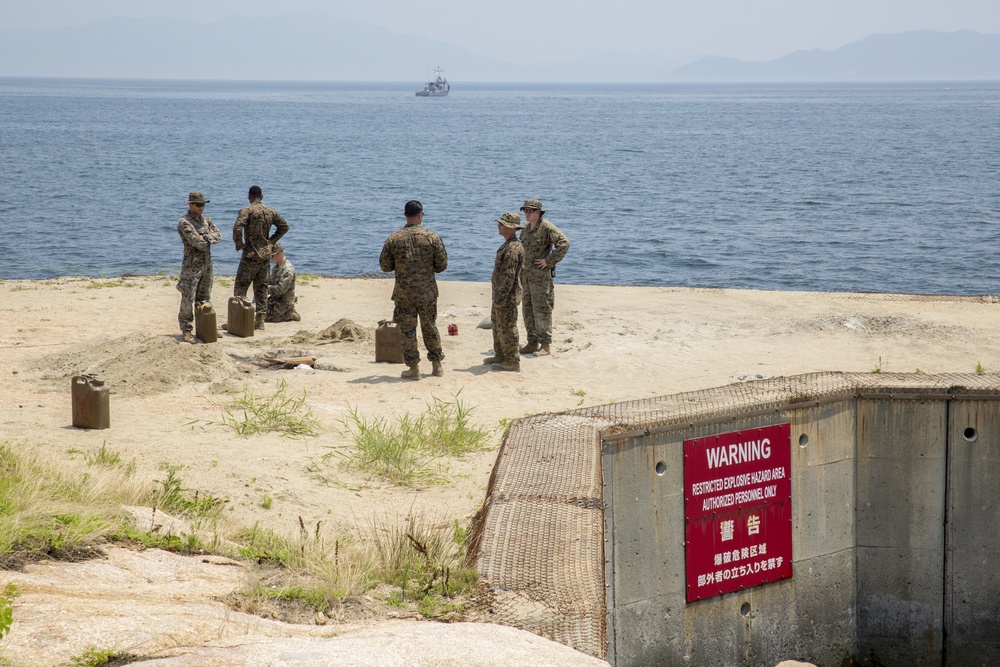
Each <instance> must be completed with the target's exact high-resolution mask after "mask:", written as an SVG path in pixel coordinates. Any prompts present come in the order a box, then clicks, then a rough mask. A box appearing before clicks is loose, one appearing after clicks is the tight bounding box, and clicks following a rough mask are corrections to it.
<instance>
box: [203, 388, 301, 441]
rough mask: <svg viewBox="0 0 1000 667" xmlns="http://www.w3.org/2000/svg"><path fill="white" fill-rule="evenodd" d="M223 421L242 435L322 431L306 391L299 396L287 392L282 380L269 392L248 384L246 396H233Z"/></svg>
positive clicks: (295, 433)
mask: <svg viewBox="0 0 1000 667" xmlns="http://www.w3.org/2000/svg"><path fill="white" fill-rule="evenodd" d="M222 423H223V424H225V425H226V426H229V427H231V428H232V429H233V430H234V431H236V433H237V434H239V435H242V436H249V435H256V434H260V433H268V432H277V433H280V434H281V435H284V436H287V437H291V438H301V437H305V436H316V435H319V432H320V430H321V428H320V425H319V421H318V420H317V419H316V418H315V417H314V416H313V414H312V410H311V409H310V408H309V407H308V406H307V405H306V393H305V391H303V392H302V396H301V397H299V398H296V397H293V396H289V395H288V385H287V383H286V382H285V381H284V380H282V381H281V382H280V383H279V384H278V388H277V389H276V390H275V391H274V393H273V394H271V395H270V396H263V395H262V394H259V393H257V392H256V391H254V390H253V389H251V388H250V387H246V388H245V389H244V392H243V396H241V397H240V398H237V399H236V400H234V401H233V402H232V403H231V404H230V405H229V406H228V407H226V409H225V410H223V413H222Z"/></svg>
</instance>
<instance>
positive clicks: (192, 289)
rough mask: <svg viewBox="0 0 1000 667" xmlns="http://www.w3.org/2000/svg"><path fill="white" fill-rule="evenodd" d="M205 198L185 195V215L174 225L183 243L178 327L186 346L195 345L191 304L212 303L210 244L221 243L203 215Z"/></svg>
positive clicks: (206, 201)
mask: <svg viewBox="0 0 1000 667" xmlns="http://www.w3.org/2000/svg"><path fill="white" fill-rule="evenodd" d="M209 201H211V200H209V199H205V195H203V194H202V193H200V192H192V193H191V194H189V195H188V199H187V205H188V212H187V213H186V214H185V215H184V217H183V218H181V219H180V222H178V223H177V233H178V234H180V237H181V241H182V242H183V243H184V261H183V262H181V275H180V279H179V280H178V281H177V289H178V291H180V293H181V306H180V310H179V311H178V313H177V323H178V324H179V325H180V327H181V335H182V336H183V338H184V342H185V343H193V342H194V334H193V333H192V329H193V326H192V322H194V304H195V302H196V301H197V302H198V303H202V302H204V301H211V300H212V278H213V276H212V244H213V243H218V242H219V241H221V240H222V233H221V232H220V231H219V228H218V227H216V226H215V225H214V224H213V223H212V219H211V218H209V217H208V216H207V215H203V213H204V212H205V204H207V203H209Z"/></svg>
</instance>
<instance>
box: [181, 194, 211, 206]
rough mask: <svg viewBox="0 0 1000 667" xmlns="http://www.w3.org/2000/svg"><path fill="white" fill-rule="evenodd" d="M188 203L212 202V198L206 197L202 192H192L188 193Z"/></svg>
mask: <svg viewBox="0 0 1000 667" xmlns="http://www.w3.org/2000/svg"><path fill="white" fill-rule="evenodd" d="M187 203H189V204H210V203H212V200H211V199H205V195H204V194H203V193H201V192H197V191H195V192H192V193H190V194H189V195H188V200H187Z"/></svg>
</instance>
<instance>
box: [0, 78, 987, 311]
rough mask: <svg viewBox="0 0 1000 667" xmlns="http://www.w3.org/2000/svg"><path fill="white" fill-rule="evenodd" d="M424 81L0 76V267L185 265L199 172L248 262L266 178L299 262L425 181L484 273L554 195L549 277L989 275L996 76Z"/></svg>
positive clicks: (323, 269) (463, 271)
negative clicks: (245, 223) (509, 229)
mask: <svg viewBox="0 0 1000 667" xmlns="http://www.w3.org/2000/svg"><path fill="white" fill-rule="evenodd" d="M418 88H419V84H417V83H413V84H408V85H404V84H386V83H372V84H350V83H308V82H288V83H277V82H268V83H259V82H204V81H199V82H194V81H132V80H59V79H17V78H0V211H2V218H0V219H2V221H3V222H2V233H0V251H2V252H3V261H2V262H0V278H6V279H24V278H31V279H39V278H48V277H54V276H59V275H88V276H106V277H111V276H117V275H121V274H126V273H131V274H155V273H160V272H162V273H167V274H175V273H177V272H178V270H179V268H180V262H181V242H180V239H179V237H178V235H177V231H176V227H177V221H178V219H179V218H180V216H181V215H182V214H183V213H184V212H185V211H186V210H187V206H186V204H185V203H184V202H185V200H186V198H187V194H188V192H189V191H192V190H201V191H203V192H204V193H205V195H206V196H207V197H208V198H209V199H211V200H212V203H211V204H209V205H208V207H207V209H206V210H207V214H208V215H210V216H211V217H212V218H213V220H214V221H215V223H216V225H218V226H219V228H220V229H221V230H222V231H223V237H224V240H223V242H221V243H219V244H218V245H216V246H215V247H214V249H213V257H214V260H215V272H216V274H227V273H233V272H235V269H236V265H237V263H238V260H239V254H238V253H237V252H236V251H235V248H234V246H233V243H232V241H231V235H230V231H231V229H232V223H233V222H234V221H235V219H236V215H237V212H238V211H239V209H240V208H241V207H242V206H243V205H245V204H246V192H247V189H248V188H249V186H250V185H253V184H257V185H260V186H261V187H262V188H263V191H264V202H265V203H266V204H269V205H270V206H272V207H274V208H275V209H277V210H278V211H279V212H281V214H282V215H283V216H284V217H285V219H286V220H287V221H288V223H289V225H290V226H291V231H290V232H289V233H288V235H287V236H286V237H285V239H283V245H284V246H285V248H286V252H287V255H288V256H289V257H290V258H291V259H292V261H293V262H294V263H295V266H296V269H297V270H298V271H299V272H300V273H315V274H328V275H342V276H344V275H359V274H368V273H372V272H377V271H378V255H379V251H380V250H381V247H382V243H383V242H384V240H385V238H386V236H388V234H389V233H391V232H392V231H393V230H394V229H396V228H398V227H399V226H401V225H402V224H403V217H402V210H403V204H404V203H405V202H406V200H408V199H419V200H421V201H422V202H423V204H424V210H425V219H424V224H425V225H426V226H427V227H429V228H430V229H433V230H434V231H436V232H437V233H438V234H440V236H441V237H442V239H443V240H444V242H445V244H446V246H447V249H448V254H449V266H448V270H447V272H446V273H445V274H443V276H442V278H445V279H452V280H477V281H486V280H489V277H490V274H491V271H492V267H493V258H494V252H495V250H496V248H497V247H498V246H499V244H500V243H501V239H500V237H499V236H498V234H497V228H496V223H495V222H494V220H495V218H497V217H498V216H499V215H500V214H501V213H503V212H504V211H517V209H518V207H519V206H520V204H521V203H522V202H523V200H524V199H527V198H538V199H541V200H542V202H543V204H544V206H545V209H546V214H545V217H546V218H548V219H549V220H551V221H552V222H554V223H555V224H556V225H558V226H559V227H560V228H561V229H562V230H563V231H564V232H565V233H566V235H567V236H568V237H569V238H570V240H571V242H572V248H571V250H570V252H569V254H568V255H567V257H566V259H565V260H564V261H563V262H562V263H561V264H560V265H559V267H558V271H557V276H556V280H557V282H564V283H580V284H628V285H666V286H670V285H683V286H706V287H732V288H757V289H773V290H824V291H832V290H838V291H839V290H845V291H890V292H911V293H942V294H983V293H993V292H997V291H998V288H997V285H998V278H1000V276H998V273H1000V259H998V247H1000V226H998V223H1000V176H998V175H1000V83H997V82H930V83H888V84H822V85H820V84H782V85H767V84H756V85H746V84H741V85H694V84H691V85H677V84H662V85H638V84H637V85H626V84H620V85H612V84H593V85H576V84H574V85H569V84H553V85H544V84H507V85H498V84H479V85H475V84H467V83H463V82H461V81H454V82H452V92H451V95H449V96H448V97H447V98H418V97H416V96H415V95H414V92H415V91H416V90H417V89H418Z"/></svg>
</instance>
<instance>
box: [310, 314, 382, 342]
mask: <svg viewBox="0 0 1000 667" xmlns="http://www.w3.org/2000/svg"><path fill="white" fill-rule="evenodd" d="M373 337H374V335H373V334H372V332H371V331H369V330H368V329H366V328H365V327H363V326H361V325H360V324H358V323H357V322H354V321H353V320H349V319H347V318H346V317H342V318H340V319H339V320H337V321H336V322H334V323H333V324H331V325H330V326H328V327H327V328H326V329H323V331H321V332H320V333H319V339H320V340H331V341H345V342H354V341H359V340H371V339H372V338H373Z"/></svg>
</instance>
